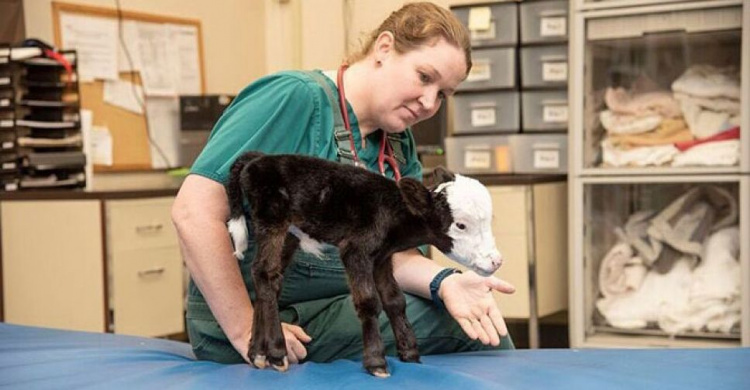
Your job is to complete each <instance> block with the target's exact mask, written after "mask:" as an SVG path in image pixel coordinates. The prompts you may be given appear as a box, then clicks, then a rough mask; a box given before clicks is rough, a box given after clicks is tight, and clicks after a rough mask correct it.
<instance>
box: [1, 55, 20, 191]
mask: <svg viewBox="0 0 750 390" xmlns="http://www.w3.org/2000/svg"><path fill="white" fill-rule="evenodd" d="M14 66H15V64H13V63H12V62H11V60H10V46H9V45H0V140H1V141H0V142H2V143H1V144H0V191H14V190H17V189H18V180H19V172H18V153H17V150H16V128H15V118H16V115H15V82H14V75H15V73H16V72H15V71H14Z"/></svg>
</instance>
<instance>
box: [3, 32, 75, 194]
mask: <svg viewBox="0 0 750 390" xmlns="http://www.w3.org/2000/svg"><path fill="white" fill-rule="evenodd" d="M0 54H3V55H0V137H1V138H0V141H1V143H0V163H2V166H0V168H1V171H0V175H2V176H1V177H2V179H1V180H2V187H0V190H2V191H16V190H30V189H45V188H54V189H62V188H81V187H84V186H85V184H86V177H85V174H84V167H85V165H86V156H85V154H84V153H83V134H82V131H81V120H80V94H79V92H78V76H77V55H76V52H75V51H62V52H58V54H59V55H60V58H61V59H64V60H65V61H66V62H67V64H68V65H69V67H68V68H66V66H65V65H63V64H62V63H61V62H60V61H58V60H55V59H52V58H47V57H46V56H44V55H42V50H41V49H39V48H30V47H24V48H18V47H10V46H8V45H6V46H4V47H2V48H0Z"/></svg>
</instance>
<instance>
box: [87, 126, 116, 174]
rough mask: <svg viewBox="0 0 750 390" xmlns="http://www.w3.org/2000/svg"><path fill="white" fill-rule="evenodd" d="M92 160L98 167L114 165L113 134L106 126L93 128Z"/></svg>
mask: <svg viewBox="0 0 750 390" xmlns="http://www.w3.org/2000/svg"><path fill="white" fill-rule="evenodd" d="M91 159H92V162H93V163H94V164H96V165H108V166H110V165H112V134H111V133H110V132H109V129H108V128H106V127H104V126H91Z"/></svg>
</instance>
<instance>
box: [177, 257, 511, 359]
mask: <svg viewBox="0 0 750 390" xmlns="http://www.w3.org/2000/svg"><path fill="white" fill-rule="evenodd" d="M252 252H253V250H252V249H251V250H250V253H246V255H251V256H250V257H245V258H246V259H247V258H250V259H252V258H253V256H254V254H253V253H252ZM250 264H251V262H250V261H243V262H240V268H241V271H242V274H243V277H244V279H245V284H246V285H247V286H248V291H249V292H250V297H251V299H254V291H253V288H252V280H251V277H250ZM279 307H280V316H281V320H282V322H286V323H290V324H296V325H299V326H300V327H302V328H303V329H304V330H305V332H307V334H309V335H310V337H312V341H310V343H308V344H306V348H307V357H306V358H305V359H304V361H313V362H330V361H333V360H336V359H361V357H362V327H361V324H360V321H359V318H358V317H357V313H356V311H355V309H354V304H353V302H352V298H351V295H350V294H349V289H348V286H347V285H346V276H345V273H344V270H343V268H342V266H341V261H340V260H338V252H337V250H336V249H335V248H329V249H328V250H327V251H326V256H325V257H324V258H323V259H318V258H315V257H313V256H310V255H307V254H305V253H302V252H300V253H298V254H297V255H295V260H294V261H293V262H292V264H291V265H290V266H289V267H288V268H287V270H286V272H285V273H284V281H283V285H282V290H281V295H280V298H279ZM406 316H407V317H408V319H409V321H410V322H411V324H412V328H413V329H414V333H415V336H416V338H417V343H418V346H419V352H420V354H422V355H430V354H445V353H454V352H467V351H478V350H487V349H513V348H514V347H513V342H512V340H511V338H510V336H507V337H504V338H503V339H502V340H501V344H500V346H499V347H492V346H485V345H483V344H482V343H481V342H479V341H473V340H471V339H469V338H468V337H467V336H466V334H464V332H463V330H461V327H460V326H459V325H458V323H457V322H456V321H455V320H454V319H453V317H451V316H450V315H449V314H448V313H447V312H446V311H444V310H442V309H438V308H437V307H436V306H435V305H434V304H433V303H432V302H431V301H430V300H427V299H423V298H420V297H417V296H413V295H410V294H406ZM186 319H187V328H188V336H189V337H190V343H191V345H192V347H193V352H194V353H195V356H196V357H197V358H198V359H200V360H211V361H216V362H220V363H242V362H244V360H243V359H242V357H241V356H240V355H239V353H237V351H236V350H235V349H234V348H233V347H232V344H231V343H230V342H229V340H228V339H227V337H226V336H225V335H224V332H223V331H222V330H221V328H220V327H219V324H218V323H217V322H216V319H215V318H214V316H213V315H212V314H211V310H210V309H209V307H208V304H207V303H206V302H205V300H204V298H203V296H202V295H201V293H200V291H199V290H198V288H197V287H196V286H195V284H194V283H193V282H192V281H191V282H190V288H189V297H188V307H187V316H186ZM379 324H380V333H381V336H382V338H383V342H384V344H385V347H386V353H387V354H388V355H390V356H398V355H397V353H396V341H395V339H394V336H393V331H392V329H391V326H390V323H389V321H388V317H387V316H386V314H385V312H381V314H380V317H379Z"/></svg>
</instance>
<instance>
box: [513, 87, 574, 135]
mask: <svg viewBox="0 0 750 390" xmlns="http://www.w3.org/2000/svg"><path fill="white" fill-rule="evenodd" d="M521 107H522V108H523V131H524V132H527V131H549V130H559V131H564V130H567V128H568V91H567V90H562V91H524V92H523V94H522V95H521Z"/></svg>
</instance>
